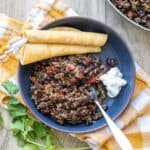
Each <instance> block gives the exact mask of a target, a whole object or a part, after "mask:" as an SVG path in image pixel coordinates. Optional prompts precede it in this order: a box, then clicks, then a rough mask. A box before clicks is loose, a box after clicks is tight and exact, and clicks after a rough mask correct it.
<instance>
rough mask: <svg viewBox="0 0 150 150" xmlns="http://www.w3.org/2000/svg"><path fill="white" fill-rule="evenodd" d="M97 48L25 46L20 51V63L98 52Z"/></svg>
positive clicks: (47, 45) (44, 45) (54, 45)
mask: <svg viewBox="0 0 150 150" xmlns="http://www.w3.org/2000/svg"><path fill="white" fill-rule="evenodd" d="M100 51H101V49H100V48H99V47H91V46H78V45H61V44H59V45H58V44H57V45H56V44H26V45H24V46H23V47H22V49H21V51H20V61H21V64H22V65H26V64H30V63H33V62H37V61H40V60H44V59H48V58H52V57H57V56H65V55H73V54H85V53H96V52H100Z"/></svg>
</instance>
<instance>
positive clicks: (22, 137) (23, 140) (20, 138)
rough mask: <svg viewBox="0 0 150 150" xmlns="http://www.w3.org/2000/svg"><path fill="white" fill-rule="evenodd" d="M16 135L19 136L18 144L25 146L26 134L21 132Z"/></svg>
mask: <svg viewBox="0 0 150 150" xmlns="http://www.w3.org/2000/svg"><path fill="white" fill-rule="evenodd" d="M15 136H16V138H17V144H18V146H20V147H23V146H24V145H25V144H26V141H25V139H24V136H23V135H22V134H21V133H20V132H19V133H18V134H16V135H15Z"/></svg>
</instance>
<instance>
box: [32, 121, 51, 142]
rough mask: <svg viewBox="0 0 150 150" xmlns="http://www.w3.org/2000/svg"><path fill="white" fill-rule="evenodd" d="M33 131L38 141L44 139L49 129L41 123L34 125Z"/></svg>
mask: <svg viewBox="0 0 150 150" xmlns="http://www.w3.org/2000/svg"><path fill="white" fill-rule="evenodd" d="M34 130H35V134H36V136H37V138H39V139H42V138H45V137H46V136H47V134H48V133H49V132H50V129H49V128H48V127H46V126H45V125H44V124H42V123H41V122H35V123H34Z"/></svg>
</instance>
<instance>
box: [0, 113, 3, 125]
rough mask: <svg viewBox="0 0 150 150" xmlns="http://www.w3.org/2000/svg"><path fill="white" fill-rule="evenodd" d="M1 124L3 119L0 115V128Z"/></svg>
mask: <svg viewBox="0 0 150 150" xmlns="http://www.w3.org/2000/svg"><path fill="white" fill-rule="evenodd" d="M2 124H3V118H2V114H1V113H0V126H2Z"/></svg>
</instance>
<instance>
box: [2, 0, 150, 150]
mask: <svg viewBox="0 0 150 150" xmlns="http://www.w3.org/2000/svg"><path fill="white" fill-rule="evenodd" d="M74 15H77V14H76V13H75V11H73V9H71V8H69V7H68V6H67V5H65V4H64V3H62V2H61V1H60V0H43V1H42V2H40V3H37V4H36V5H35V6H34V7H33V9H32V10H31V12H30V14H29V17H28V19H27V22H26V24H24V23H21V22H19V21H17V20H15V19H12V18H9V17H7V16H6V15H4V14H0V83H2V82H3V81H5V80H7V79H8V80H11V81H13V82H15V83H16V84H17V80H16V72H17V69H18V68H17V66H18V59H17V53H16V51H17V50H18V48H19V46H20V45H21V44H23V43H25V42H26V41H23V42H22V41H21V42H20V39H21V32H20V31H21V30H22V28H24V27H30V28H34V29H35V28H40V27H42V26H44V25H46V24H47V23H49V22H51V21H54V20H56V19H59V18H62V17H67V16H74ZM18 41H19V42H18ZM16 47H18V48H16ZM136 73H137V74H136V86H135V90H134V94H133V96H132V100H131V102H130V104H129V105H128V107H127V109H126V110H125V111H124V113H123V114H122V115H121V116H120V117H119V118H118V119H117V120H116V124H117V125H118V126H119V127H120V128H121V129H123V131H124V133H125V134H126V136H127V137H128V138H129V140H130V142H131V143H132V145H133V147H134V149H135V150H150V77H149V76H148V75H147V74H146V73H145V72H144V71H143V70H142V69H141V68H140V67H139V66H136ZM17 96H18V97H20V95H19V94H18V95H17ZM20 99H21V98H20ZM7 100H8V96H7V94H6V93H5V90H4V89H3V88H2V87H0V104H1V106H3V107H5V103H6V102H7ZM73 136H75V137H77V138H79V139H81V140H83V141H85V142H87V143H88V144H89V145H90V146H91V148H93V149H95V150H96V149H100V148H101V149H102V150H119V147H118V145H117V143H116V142H115V140H114V139H113V137H112V135H111V132H110V131H109V129H108V127H105V128H102V129H100V130H97V131H95V132H91V133H86V134H75V135H73Z"/></svg>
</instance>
